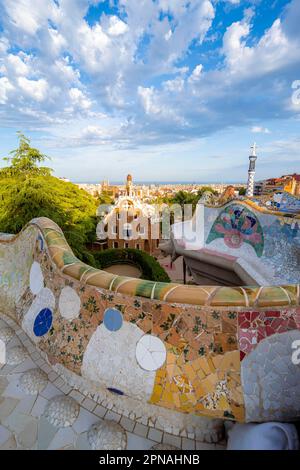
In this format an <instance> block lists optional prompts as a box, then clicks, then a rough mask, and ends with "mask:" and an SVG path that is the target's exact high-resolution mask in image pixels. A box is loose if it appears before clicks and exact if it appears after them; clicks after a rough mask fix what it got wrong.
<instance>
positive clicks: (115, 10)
mask: <svg viewBox="0 0 300 470" xmlns="http://www.w3.org/2000/svg"><path fill="white" fill-rule="evenodd" d="M0 6H1V9H0V11H1V16H0V120H1V128H0V139H1V147H0V149H1V150H0V152H1V153H0V155H2V156H5V155H6V154H7V153H8V152H9V150H11V149H12V148H15V147H16V145H17V139H16V131H17V130H22V131H23V132H24V133H25V134H26V135H28V136H30V137H31V139H32V143H33V144H34V145H35V146H37V147H39V148H40V149H41V150H43V151H44V152H45V153H46V154H47V155H49V156H51V157H52V161H51V166H52V168H53V169H54V171H55V174H56V175H58V176H65V177H68V178H70V179H71V180H73V181H77V182H79V181H101V180H102V179H110V180H111V181H120V180H123V179H124V178H125V176H126V174H127V173H128V172H130V173H132V174H133V175H134V178H135V179H136V180H138V181H203V182H206V181H220V182H228V181H244V180H246V178H247V168H248V155H249V147H250V145H251V144H252V143H253V141H256V142H257V143H258V146H259V149H258V155H259V159H258V162H257V179H260V178H265V177H269V176H279V175H281V174H286V173H290V172H293V171H298V172H300V164H299V148H300V133H299V130H300V103H299V102H300V99H297V100H295V99H292V96H293V93H294V92H295V90H293V89H292V84H293V83H294V82H296V81H297V80H300V52H299V51H300V30H299V26H298V25H299V24H300V2H299V0H190V1H188V0H118V1H117V0H104V1H97V0H90V1H88V0H55V1H54V0H42V1H41V0H0ZM296 85H297V83H296ZM297 86H298V85H297ZM299 88H300V82H299ZM299 97H300V94H299ZM0 165H4V162H1V161H0Z"/></svg>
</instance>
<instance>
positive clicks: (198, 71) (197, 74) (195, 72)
mask: <svg viewBox="0 0 300 470" xmlns="http://www.w3.org/2000/svg"><path fill="white" fill-rule="evenodd" d="M202 70H203V65H202V64H199V65H196V67H195V68H194V70H193V72H192V73H191V75H190V76H189V79H188V81H189V82H190V83H193V82H198V81H199V80H200V77H201V73H202Z"/></svg>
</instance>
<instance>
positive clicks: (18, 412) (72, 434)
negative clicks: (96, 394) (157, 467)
mask: <svg viewBox="0 0 300 470" xmlns="http://www.w3.org/2000/svg"><path fill="white" fill-rule="evenodd" d="M7 327H10V328H12V329H13V330H14V335H13V336H12V338H11V339H10V340H9V341H8V342H7V344H6V356H7V357H9V356H10V357H11V354H12V352H13V351H16V349H15V348H16V347H22V348H23V347H24V348H25V349H24V350H22V351H23V352H22V351H19V352H21V354H19V355H20V356H22V357H21V358H19V360H16V361H15V362H19V361H20V360H21V359H22V360H21V362H19V363H18V364H8V363H6V364H5V365H1V364H0V449H83V450H84V449H91V447H90V444H89V442H88V437H87V436H88V431H89V429H90V428H91V426H92V425H94V424H95V423H99V422H103V420H104V421H105V422H106V421H116V422H118V423H119V424H120V425H121V426H122V427H123V428H124V432H125V433H126V437H127V444H126V448H127V449H128V450H147V449H151V448H152V447H153V446H155V445H156V444H158V443H164V444H167V445H169V446H170V445H171V446H175V447H178V448H182V449H197V450H201V449H203V450H204V449H209V450H214V449H224V445H220V444H219V445H216V444H206V443H201V442H197V441H194V440H192V439H188V438H184V437H179V436H173V435H171V434H168V433H163V432H162V431H160V430H158V429H154V428H149V427H147V426H145V425H143V424H141V423H137V422H135V421H132V420H130V419H129V418H126V417H124V416H123V417H122V416H120V415H118V414H117V413H114V412H112V411H110V410H108V409H106V408H104V407H103V406H101V405H99V404H97V403H96V402H95V401H93V400H91V399H90V398H87V397H84V396H83V395H82V394H81V393H80V392H79V391H77V390H74V389H72V388H71V387H70V386H69V385H67V384H66V383H65V382H64V381H63V380H62V378H61V377H59V376H58V375H57V374H56V373H55V372H54V371H53V370H52V369H51V367H50V366H49V365H48V364H47V363H46V361H45V360H44V359H43V358H42V357H41V356H40V354H39V352H38V351H37V349H36V348H35V346H34V345H33V344H32V343H31V341H30V340H29V339H28V338H27V336H26V335H25V334H24V332H23V331H22V330H21V329H19V328H18V327H17V326H16V324H14V322H12V321H11V320H10V319H7V318H6V317H5V320H3V319H1V320H0V330H1V329H3V328H7ZM17 350H18V348H17ZM17 356H18V354H17ZM10 362H12V361H11V360H10ZM30 369H40V370H42V371H44V372H45V374H46V375H44V377H45V384H44V386H43V389H42V390H40V391H39V392H38V393H35V394H34V395H31V394H28V393H26V392H25V391H24V390H23V389H22V386H21V383H20V380H21V377H22V376H23V374H24V372H26V371H28V370H30ZM57 396H69V397H72V398H73V399H74V400H75V401H74V403H75V407H77V414H76V418H75V420H73V422H72V424H70V425H68V426H66V427H61V426H59V425H53V424H51V423H50V422H49V419H47V416H46V413H45V410H46V409H47V406H48V404H49V401H51V400H52V399H53V398H54V397H57ZM112 448H113V444H112Z"/></svg>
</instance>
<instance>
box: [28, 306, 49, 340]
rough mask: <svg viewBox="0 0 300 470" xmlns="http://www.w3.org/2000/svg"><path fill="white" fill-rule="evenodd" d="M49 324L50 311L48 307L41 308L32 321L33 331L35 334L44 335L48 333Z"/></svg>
mask: <svg viewBox="0 0 300 470" xmlns="http://www.w3.org/2000/svg"><path fill="white" fill-rule="evenodd" d="M51 326H52V312H51V310H50V308H43V310H41V311H40V313H39V314H38V315H37V317H36V319H35V321H34V325H33V332H34V334H35V336H44V335H45V334H46V333H48V331H49V330H50V328H51Z"/></svg>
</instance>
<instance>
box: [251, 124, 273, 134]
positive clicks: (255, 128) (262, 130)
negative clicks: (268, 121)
mask: <svg viewBox="0 0 300 470" xmlns="http://www.w3.org/2000/svg"><path fill="white" fill-rule="evenodd" d="M251 132H253V133H254V134H271V131H270V130H269V129H268V128H267V127H261V126H253V127H252V128H251Z"/></svg>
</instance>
